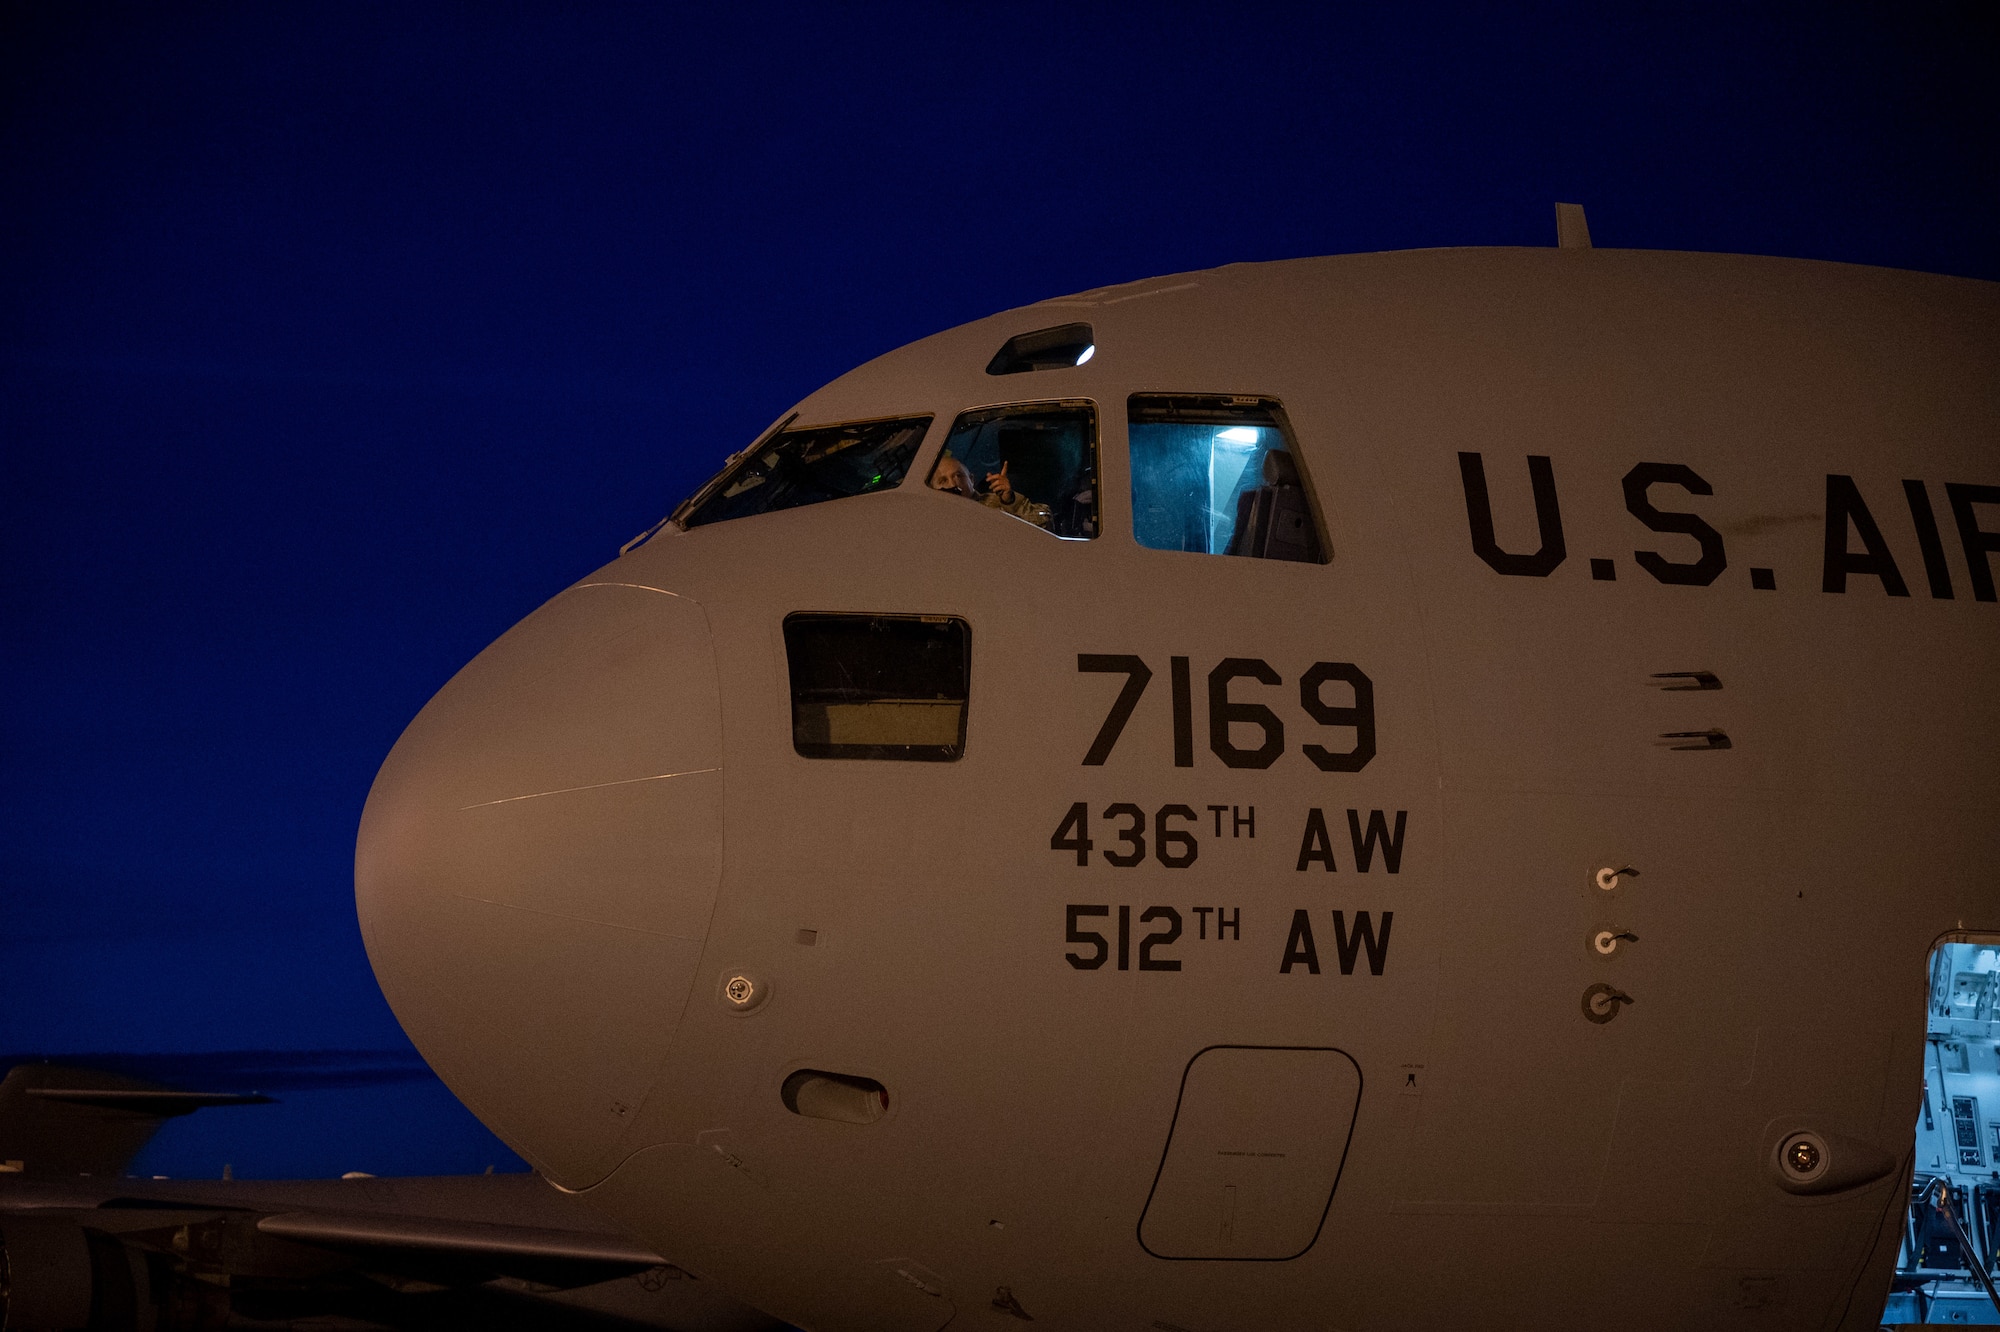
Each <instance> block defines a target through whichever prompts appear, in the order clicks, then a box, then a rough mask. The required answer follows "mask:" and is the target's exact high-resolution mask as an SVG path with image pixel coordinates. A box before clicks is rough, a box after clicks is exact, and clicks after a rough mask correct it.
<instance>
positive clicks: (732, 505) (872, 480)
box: [680, 416, 931, 527]
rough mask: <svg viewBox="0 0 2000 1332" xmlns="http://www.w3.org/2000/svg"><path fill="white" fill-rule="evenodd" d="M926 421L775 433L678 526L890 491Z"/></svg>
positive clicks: (714, 484)
mask: <svg viewBox="0 0 2000 1332" xmlns="http://www.w3.org/2000/svg"><path fill="white" fill-rule="evenodd" d="M930 423H931V418H930V417H928V416H908V417H898V418H895V419H893V420H886V421H857V422H853V423H851V424H848V425H832V426H811V427H808V428H806V429H802V430H781V431H779V432H778V433H777V434H775V435H773V436H771V437H770V438H769V439H767V440H765V441H764V442H763V443H761V444H759V445H758V446H757V447H756V448H754V449H751V450H750V451H749V453H747V454H746V455H744V456H743V457H741V458H739V459H737V460H735V461H734V462H732V463H731V464H730V466H729V467H727V468H725V469H724V470H723V472H722V474H721V475H720V476H718V477H717V478H716V479H715V480H713V481H711V482H709V483H708V485H707V486H705V487H704V488H703V489H702V490H701V491H700V492H699V493H698V494H696V496H695V497H694V499H692V500H690V501H689V502H688V505H687V507H686V510H685V511H684V512H683V513H682V514H681V515H680V522H681V526H683V527H700V526H702V525H703V524H704V523H720V522H726V521H727V520H729V519H731V518H747V517H749V516H750V515H751V514H753V513H772V512H775V511H777V510H779V509H796V508H798V507H800V506H801V505H805V504H818V503H821V502H822V501H825V500H834V499H846V498H847V497H848V496H850V495H866V494H868V493H870V492H872V491H877V490H892V489H894V488H895V487H896V486H897V485H898V484H900V483H901V481H902V480H903V477H904V475H905V474H906V473H907V472H908V471H909V470H910V460H911V459H913V458H915V457H916V456H917V446H918V445H919V444H921V443H923V442H924V431H925V430H926V429H928V428H929V426H930Z"/></svg>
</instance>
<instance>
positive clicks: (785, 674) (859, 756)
mask: <svg viewBox="0 0 2000 1332" xmlns="http://www.w3.org/2000/svg"><path fill="white" fill-rule="evenodd" d="M795 620H914V621H916V622H918V623H924V624H936V623H939V622H943V623H949V624H953V625H956V626H957V627H958V630H959V633H960V635H961V636H962V638H963V641H964V646H965V680H964V684H965V696H964V698H963V699H960V700H959V701H958V702H959V713H958V740H957V743H956V744H955V745H952V746H950V747H949V748H950V749H951V751H952V752H950V753H931V754H913V753H909V752H907V751H908V750H910V749H913V748H918V746H914V745H870V744H865V743H864V744H849V745H839V746H836V745H834V744H833V742H831V741H829V742H827V748H828V749H834V748H839V749H846V750H850V751H854V752H848V753H808V752H806V750H804V749H801V748H800V747H799V732H798V710H799V693H798V688H797V685H796V684H795V683H794V681H793V677H792V670H793V667H792V645H791V641H790V638H789V637H788V635H787V633H786V630H787V628H788V627H789V626H790V625H791V624H792V622H793V621H795ZM972 627H973V626H972V617H970V616H968V615H965V614H963V613H962V612H959V611H863V610H803V609H802V610H792V611H787V612H786V613H785V614H784V616H783V617H782V618H781V619H780V620H779V621H778V633H777V644H778V649H779V654H780V657H781V660H782V663H783V670H782V671H781V672H780V676H779V678H780V681H781V686H780V694H781V696H782V697H783V699H784V705H785V718H786V721H785V726H786V730H787V732H788V734H789V737H790V740H791V750H792V757H793V758H796V759H799V760H801V761H804V762H807V763H827V762H834V763H842V762H845V763H855V762H868V763H959V762H963V761H964V759H965V755H966V748H967V746H968V744H969V743H970V738H971V730H972V675H973V655H972ZM937 748H940V749H944V748H947V747H946V746H937ZM892 750H902V751H906V752H900V753H896V752H881V751H892ZM862 751H873V752H862Z"/></svg>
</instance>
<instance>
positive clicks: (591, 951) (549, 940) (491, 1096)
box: [354, 583, 722, 1186]
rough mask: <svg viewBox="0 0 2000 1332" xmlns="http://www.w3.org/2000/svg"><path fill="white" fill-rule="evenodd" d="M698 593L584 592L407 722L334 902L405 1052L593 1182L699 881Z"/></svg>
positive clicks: (656, 1053)
mask: <svg viewBox="0 0 2000 1332" xmlns="http://www.w3.org/2000/svg"><path fill="white" fill-rule="evenodd" d="M721 751H722V742H721V716H720V701H719V697H718V692H717V682H716V672H715V662H714V657H713V652H712V649H711V645H710V635H709V628H708V621H707V617H706V615H705V614H704V612H703V610H702V608H701V606H700V604H699V603H697V602H695V601H693V600H691V599H689V598H686V597H680V596H675V595H672V594H669V593H665V592H661V591H657V590H654V589H652V588H645V587H638V586H633V585H629V584H605V583H597V584H589V583H586V584H583V585H580V586H577V587H574V588H571V589H570V590H569V591H567V592H564V593H562V594H561V595H559V596H557V597H556V598H555V599H554V600H552V601H550V602H549V603H548V604H547V605H545V606H543V607H542V608H541V609H540V610H538V611H536V612H535V613H534V614H533V615H530V616H529V617H528V618H527V619H525V620H523V621H522V622H521V623H520V624H518V625H516V626H515V627H514V628H513V629H512V630H511V631H509V632H508V633H507V634H506V635H505V636H503V637H502V638H500V639H499V640H498V641H497V642H495V643H494V644H493V645H492V646H491V647H489V648H487V649H486V651H485V652H483V653H481V654H480V655H479V656H478V657H477V658H475V659H474V660H473V661H472V663H471V664H470V665H468V666H467V667H466V668H465V669H464V670H462V671H460V672H459V673H458V675H457V676H455V677H454V678H453V679H452V680H451V681H450V683H448V684H446V685H445V687H444V688H443V689H441V690H440V691H438V694H437V696H436V697H435V698H433V699H432V700H431V701H430V703H429V704H428V705H427V706H426V707H425V708H424V710H423V711H422V712H421V713H420V714H418V716H417V718H416V720H415V721H413V722H412V723H411V724H410V727H409V729H408V730H407V731H405V732H404V733H403V737H402V739H401V740H399V741H398V742H397V744H396V747H395V749H394V750H393V751H392V752H391V753H390V755H389V757H388V759H387V761H386V762H384V763H383V765H382V770H381V772H380V773H379V774H378V775H377V776H376V779H375V785H374V788H373V789H372V790H371V791H370V793H369V796H368V804H367V808H366V810H365V811H364V812H363V814H362V818H361V831H360V837H359V841H358V843H357V846H356V850H355V872H354V879H355V900H356V905H357V909H358V910H359V913H360V917H361V928H362V934H363V937H364V939H365V940H366V943H367V946H368V954H369V958H370V960H371V962H372V963H373V965H374V968H375V974H376V978H377V979H378V980H379V982H380V983H381V986H382V991H383V993H384V995H386V996H387V997H388V1000H389V1003H390V1006H391V1007H392V1008H393V1009H394V1010H395V1012H396V1016H397V1017H398V1018H399V1019H400V1020H401V1022H402V1024H403V1027H404V1029H405V1030H406V1031H407V1032H408V1033H409V1035H410V1038H411V1040H413V1041H414V1042H415V1043H416V1045H417V1048H418V1049H419V1050H420V1051H422V1053H423V1055H424V1057H425V1058H426V1059H427V1060H429V1061H430V1063H431V1065H432V1067H433V1068H435V1069H436V1070H437V1071H438V1074H439V1075H440V1076H441V1077H443V1078H444V1080H445V1082H446V1083H447V1084H448V1085H449V1086H450V1087H451V1089H452V1090H453V1091H454V1092H456V1093H457V1094H458V1095H459V1097H460V1098H461V1099H463V1100H464V1101H465V1102H466V1104H467V1105H468V1106H470V1107H471V1108H472V1109H473V1110H474V1112H475V1113H477V1114H478V1115H479V1116H480V1117H481V1118H482V1119H484V1120H485V1121H486V1122H487V1124H489V1125H490V1126H492V1127H493V1128H494V1129H495V1130H496V1131H498V1132H499V1133H500V1134H501V1136H502V1137H503V1138H505V1139H507V1141H508V1142H509V1144H510V1145H511V1146H513V1147H515V1148H516V1149H517V1150H519V1151H521V1152H522V1153H523V1154H524V1155H526V1156H528V1157H529V1158H530V1159H531V1160H533V1161H534V1162H535V1164H536V1165H537V1166H539V1167H540V1168H541V1169H542V1170H543V1171H544V1172H546V1173H548V1174H549V1175H550V1176H552V1177H553V1178H555V1179H557V1180H558V1181H560V1182H563V1183H566V1184H570V1185H572V1186H576V1185H581V1184H584V1183H588V1182H592V1181H593V1180H595V1179H596V1178H598V1177H599V1176H601V1174H602V1172H603V1171H604V1170H605V1169H608V1168H609V1166H610V1165H611V1164H612V1153H613V1152H614V1149H615V1148H616V1145H617V1142H618V1139H619V1138H620V1136H621V1135H622V1133H623V1131H624V1129H625V1127H626V1126H627V1124H629V1123H630V1122H631V1120H632V1115H633V1112H634V1111H635V1110H636V1109H637V1107H638V1105H639V1103H640V1101H641V1100H642V1099H643V1098H644V1096H645V1095H646V1092H647V1089H648V1087H649V1086H650V1085H651V1083H652V1080H653V1078H654V1076H655V1075H656V1074H657V1073H658V1071H659V1067H660V1063H661V1060H662V1058H663V1057H664V1054H665V1051H666V1047H667V1043H668V1041H669V1040H670V1038H671V1036H672V1033H673V1031H674V1028H675V1025H676V1022H677V1021H678V1019H679V1017H680V1013H681V1009H682V1007H683V1005H684V1004H685V1002H686V1000H687V995H688V990H689V987H690V985H691V984H692V982H693V979H694V975H695V969H696V965H697V962H698V960H699V958H700V954H701V947H702V941H703V938H704V937H705V935H706V933H707V928H708V920H709V915H710V912H711V911H712V909H713V907H714V905H715V895H716V889H717V885H718V883H719V881H720V879H721V874H722V752H721Z"/></svg>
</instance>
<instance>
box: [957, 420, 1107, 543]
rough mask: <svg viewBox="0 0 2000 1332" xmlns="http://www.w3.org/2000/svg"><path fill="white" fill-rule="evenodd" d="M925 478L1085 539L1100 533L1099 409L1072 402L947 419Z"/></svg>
mask: <svg viewBox="0 0 2000 1332" xmlns="http://www.w3.org/2000/svg"><path fill="white" fill-rule="evenodd" d="M929 481H930V485H931V488H932V489H934V490H949V491H953V492H955V493H957V494H960V495H964V496H965V497H966V498H968V499H974V500H978V501H979V502H980V503H981V504H984V505H986V506H987V507H988V508H990V509H999V510H1000V511H1001V512H1003V513H1007V514H1011V515H1012V516H1014V517H1016V518H1019V519H1021V520H1022V521H1023V522H1027V523H1033V524H1034V525H1035V526H1036V527H1039V528H1041V529H1042V530H1043V531H1045V532H1048V533H1050V534H1051V535H1054V536H1059V537H1062V538H1064V539H1066V540H1071V541H1087V540H1089V539H1090V538H1091V537H1094V536H1096V535H1097V408H1096V407H1094V406H1093V405H1091V404H1090V403H1088V402H1082V401H1069V402H1039V403H1028V404H1023V405H1018V406H1012V407H986V408H982V409H981V410H979V411H974V412H966V413H964V414H963V415H961V416H960V417H959V418H958V419H957V420H956V421H954V422H952V426H951V434H950V435H949V436H947V437H946V439H945V445H944V451H943V452H941V453H940V454H939V455H938V460H937V463H936V465H935V466H933V467H932V468H931V474H930V478H929Z"/></svg>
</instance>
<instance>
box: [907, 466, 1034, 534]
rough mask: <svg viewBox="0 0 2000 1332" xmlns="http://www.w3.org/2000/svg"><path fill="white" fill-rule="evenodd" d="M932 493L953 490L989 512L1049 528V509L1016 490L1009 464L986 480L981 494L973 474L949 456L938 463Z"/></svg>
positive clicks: (932, 481)
mask: <svg viewBox="0 0 2000 1332" xmlns="http://www.w3.org/2000/svg"><path fill="white" fill-rule="evenodd" d="M931 489H933V490H949V491H950V492H952V493H953V494H954V495H963V496H965V497H966V498H967V499H976V500H978V501H979V502H980V503H981V504H984V505H985V506H986V507H987V508H989V509H998V510H1000V511H1001V512H1002V513H1009V514H1012V515H1013V516H1014V517H1016V518H1019V519H1021V520H1022V521H1023V522H1029V523H1033V524H1034V525H1035V526H1037V527H1047V526H1048V525H1049V506H1048V505H1046V504H1037V503H1035V502H1034V501H1033V500H1031V499H1029V498H1028V497H1027V496H1026V495H1023V494H1022V493H1021V492H1019V491H1018V490H1015V489H1014V483H1013V482H1011V481H1009V480H1008V479H1007V464H1006V463H1004V462H1003V463H1001V464H1000V470H999V471H997V472H989V473H987V476H986V493H985V494H984V495H982V494H980V493H979V490H978V488H977V487H975V486H974V485H973V484H972V470H971V469H970V468H968V467H967V466H966V465H965V464H964V463H962V462H960V461H959V460H958V459H956V458H954V457H952V456H951V455H950V454H949V453H947V454H945V455H944V456H943V457H942V458H940V459H938V465H937V467H936V468H935V469H934V470H933V471H932V472H931Z"/></svg>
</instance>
